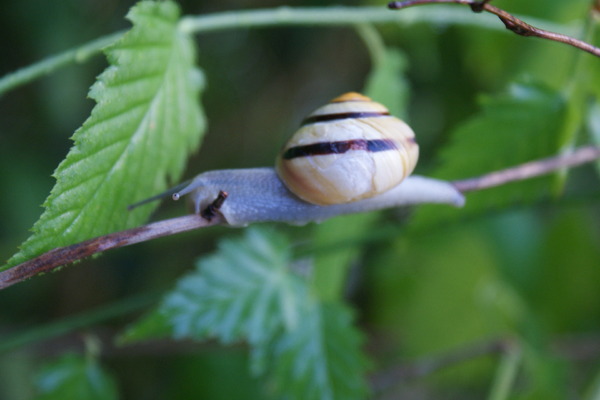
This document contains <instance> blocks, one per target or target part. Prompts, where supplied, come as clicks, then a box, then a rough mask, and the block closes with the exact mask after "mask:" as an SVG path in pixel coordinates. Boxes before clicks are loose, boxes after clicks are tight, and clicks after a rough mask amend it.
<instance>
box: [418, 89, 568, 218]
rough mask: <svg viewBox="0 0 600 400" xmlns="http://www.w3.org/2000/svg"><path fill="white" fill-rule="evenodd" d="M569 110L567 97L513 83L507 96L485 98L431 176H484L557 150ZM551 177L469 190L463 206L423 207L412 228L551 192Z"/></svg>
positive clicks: (535, 197)
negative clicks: (454, 207)
mask: <svg viewBox="0 0 600 400" xmlns="http://www.w3.org/2000/svg"><path fill="white" fill-rule="evenodd" d="M566 113H567V107H566V102H565V100H564V97H563V95H562V94H561V93H560V92H557V91H555V90H552V89H549V88H546V87H543V86H540V85H534V84H514V85H512V86H511V87H510V89H509V91H508V92H507V93H505V94H502V95H499V96H497V97H494V98H484V99H483V101H482V109H481V112H480V113H479V114H477V115H475V116H474V117H472V118H471V119H470V120H468V121H466V122H465V123H464V124H462V125H461V126H459V127H458V128H457V129H456V130H454V131H453V132H452V134H451V138H452V139H451V142H450V144H449V145H448V146H447V147H446V148H445V149H444V150H443V151H442V152H441V155H440V159H441V162H440V164H441V166H440V167H439V168H438V169H437V170H436V171H434V172H433V173H432V174H430V175H432V176H434V177H437V178H441V179H447V180H457V179H462V178H471V177H474V176H479V175H483V174H486V173H489V172H493V171H496V170H499V169H502V168H507V167H512V166H516V165H518V164H521V163H524V162H527V161H532V160H535V159H538V158H543V157H548V156H550V155H554V154H556V152H557V150H558V148H559V145H560V139H561V137H562V134H563V131H564V129H565V118H566ZM551 183H552V180H551V178H549V177H542V178H536V179H530V180H527V181H524V182H517V183H511V184H507V185H503V186H501V187H498V188H493V189H487V190H482V191H478V192H472V193H469V194H468V197H467V204H466V206H465V208H463V209H461V210H455V209H451V208H449V207H436V206H421V207H419V209H418V210H417V212H416V214H415V216H414V218H413V220H412V225H413V226H425V225H428V224H430V223H433V222H435V221H441V220H448V219H452V218H456V217H457V216H458V215H459V214H460V215H466V214H468V213H475V212H481V211H482V210H484V209H493V208H501V207H506V206H508V205H510V204H523V203H528V202H531V201H533V200H535V199H540V198H543V197H545V196H548V195H549V193H550V190H551Z"/></svg>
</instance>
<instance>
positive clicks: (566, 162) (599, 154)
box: [0, 146, 600, 289]
mask: <svg viewBox="0 0 600 400" xmlns="http://www.w3.org/2000/svg"><path fill="white" fill-rule="evenodd" d="M597 159H600V147H599V146H585V147H580V148H578V149H575V150H574V151H573V152H571V153H570V154H566V155H560V156H556V157H549V158H545V159H541V160H536V161H531V162H528V163H525V164H521V165H518V166H516V167H512V168H507V169H504V170H500V171H495V172H492V173H489V174H486V175H482V176H478V177H474V178H470V179H464V180H457V181H453V182H451V183H452V185H454V187H456V188H457V189H458V190H459V191H460V192H463V193H464V192H472V191H475V190H482V189H487V188H491V187H495V186H499V185H504V184H506V183H509V182H514V181H520V180H525V179H530V178H533V177H536V176H540V175H544V174H548V173H550V172H553V171H556V170H560V169H563V168H567V167H574V166H577V165H581V164H584V163H588V162H590V161H594V160H597ZM222 223H224V221H223V218H222V217H221V216H220V214H214V216H213V218H212V219H211V220H210V221H209V220H207V219H206V218H202V217H200V216H198V215H195V214H194V215H187V216H184V217H179V218H173V219H167V220H164V221H158V222H154V223H151V224H148V225H144V226H141V227H138V228H133V229H128V230H125V231H121V232H115V233H111V234H108V235H104V236H99V237H97V238H94V239H90V240H86V241H85V242H81V243H76V244H73V245H71V246H66V247H59V248H56V249H54V250H50V251H49V252H47V253H44V254H42V255H40V256H38V257H36V258H33V259H31V260H29V261H26V262H24V263H22V264H19V265H17V266H15V267H12V268H10V269H7V270H4V271H0V289H4V288H7V287H9V286H11V285H13V284H15V283H18V282H21V281H24V280H26V279H28V278H31V277H33V276H35V275H37V274H40V273H44V272H49V271H52V270H55V269H57V268H58V267H60V266H62V265H65V264H69V263H72V262H74V261H78V260H81V259H83V258H86V257H89V256H91V255H94V254H97V253H101V252H103V251H106V250H110V249H116V248H119V247H124V246H128V245H130V244H135V243H140V242H145V241H147V240H151V239H156V238H159V237H162V236H168V235H174V234H176V233H180V232H185V231H190V230H193V229H198V228H206V227H209V226H213V225H218V224H222Z"/></svg>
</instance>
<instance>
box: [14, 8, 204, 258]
mask: <svg viewBox="0 0 600 400" xmlns="http://www.w3.org/2000/svg"><path fill="white" fill-rule="evenodd" d="M128 18H129V19H130V20H131V21H132V22H133V28H132V29H131V30H130V31H128V32H127V33H126V34H125V35H124V36H123V37H122V38H121V39H120V40H119V41H117V42H116V43H115V44H113V45H111V46H109V47H108V48H107V49H106V50H105V52H106V55H107V58H108V61H109V63H110V66H109V67H108V68H107V69H106V70H105V71H104V72H103V73H102V74H101V75H100V76H99V77H98V80H97V82H96V83H95V84H94V85H93V86H92V88H91V89H90V97H91V98H93V99H94V100H96V102H97V104H96V106H95V107H94V109H93V110H92V114H91V116H90V117H89V118H88V120H87V121H85V123H84V124H83V126H82V127H81V128H79V129H78V130H77V131H76V132H75V134H74V135H73V141H74V145H73V147H72V148H71V150H70V151H69V154H68V155H67V157H66V159H65V160H64V161H63V162H62V163H61V164H60V165H59V166H58V168H57V170H56V171H55V173H54V177H55V178H56V185H55V186H54V188H53V189H52V191H51V193H50V196H49V197H48V198H47V200H46V201H45V203H44V207H45V208H46V210H45V212H44V213H43V215H42V216H41V217H40V219H39V220H38V221H37V222H36V223H35V225H34V227H33V235H32V236H31V237H30V238H29V239H28V240H27V241H26V242H25V243H24V244H23V245H22V246H21V251H20V252H19V253H17V254H16V255H15V256H13V257H12V258H11V259H10V260H9V261H8V265H7V266H5V267H4V268H8V267H10V266H13V265H16V264H19V263H21V262H23V261H25V260H27V259H30V258H32V257H34V256H36V255H39V254H41V253H43V252H45V251H48V250H50V249H52V248H55V247H59V246H65V245H69V244H72V243H76V242H79V241H82V240H85V239H88V238H91V237H95V236H99V235H102V234H106V233H109V232H115V231H118V230H121V229H125V228H128V227H132V226H136V225H139V224H140V223H141V222H143V221H144V220H145V219H147V217H148V215H149V213H150V212H151V211H152V206H148V207H141V208H140V209H139V210H136V211H134V212H128V211H127V208H126V207H127V205H128V204H131V203H133V202H134V201H136V200H139V199H140V198H143V197H146V196H147V195H149V194H151V193H156V192H158V191H162V190H164V189H165V188H166V186H167V180H178V179H179V178H180V175H181V173H182V171H183V168H184V165H185V161H186V156H187V155H188V154H189V153H190V152H192V151H194V150H195V149H196V148H197V147H198V145H199V143H200V139H201V136H202V132H203V130H204V125H205V123H204V117H203V114H202V112H201V109H200V105H199V93H200V89H201V83H202V75H201V73H200V72H199V71H198V70H197V69H196V68H195V67H194V58H195V54H194V47H193V44H192V42H191V39H190V37H188V36H187V34H184V33H183V32H182V31H180V30H179V29H178V18H179V9H178V7H177V6H176V4H175V3H173V2H170V1H164V2H151V1H143V2H141V3H138V4H137V5H136V6H134V7H133V8H132V9H131V11H130V13H129V14H128Z"/></svg>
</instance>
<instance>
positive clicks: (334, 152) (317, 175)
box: [276, 92, 419, 205]
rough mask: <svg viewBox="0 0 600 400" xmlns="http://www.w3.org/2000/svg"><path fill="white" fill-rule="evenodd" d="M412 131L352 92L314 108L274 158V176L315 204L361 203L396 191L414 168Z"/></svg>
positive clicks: (415, 151) (416, 152) (415, 150)
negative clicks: (275, 159) (393, 190)
mask: <svg viewBox="0 0 600 400" xmlns="http://www.w3.org/2000/svg"><path fill="white" fill-rule="evenodd" d="M418 157H419V146H418V145H417V143H416V141H415V134H414V132H413V131H412V129H411V128H410V127H409V126H408V125H407V124H406V123H405V122H404V121H402V120H400V119H398V118H396V117H394V116H391V115H390V113H389V110H388V109H387V108H386V107H385V106H383V105H382V104H379V103H377V102H374V101H372V100H371V99H370V98H368V97H366V96H363V95H361V94H358V93H354V92H350V93H346V94H343V95H341V96H339V97H337V98H335V99H333V100H331V101H330V102H329V103H328V104H326V105H325V106H323V107H321V108H318V109H317V110H316V111H314V112H313V113H312V114H310V115H309V116H308V117H307V118H306V119H305V120H304V121H303V123H302V126H301V128H300V129H299V130H298V131H296V133H295V134H294V135H293V136H292V137H291V138H290V140H289V141H288V142H287V143H286V144H285V146H284V147H283V150H282V151H281V153H280V154H279V155H278V157H277V162H276V170H277V174H278V175H279V177H280V178H281V180H282V181H283V182H284V184H285V185H286V186H287V188H288V189H289V190H290V191H291V192H292V193H294V194H295V195H296V196H298V197H300V198H301V199H303V200H305V201H307V202H309V203H313V204H318V205H330V204H342V203H349V202H353V201H357V200H360V199H365V198H369V197H373V196H376V195H378V194H380V193H383V192H385V191H387V190H389V189H391V188H393V187H395V186H397V185H398V184H399V183H400V182H402V180H404V178H406V177H407V176H408V175H409V174H410V173H411V172H412V171H413V169H414V168H415V165H416V163H417V159H418Z"/></svg>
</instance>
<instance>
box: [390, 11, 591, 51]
mask: <svg viewBox="0 0 600 400" xmlns="http://www.w3.org/2000/svg"><path fill="white" fill-rule="evenodd" d="M440 3H451V4H463V5H468V6H469V7H471V10H473V12H476V13H479V12H483V11H486V12H489V13H491V14H494V15H496V16H497V17H498V18H500V21H502V23H504V26H505V27H506V29H508V30H510V31H512V32H514V33H516V34H517V35H521V36H534V37H538V38H542V39H548V40H552V41H555V42H560V43H565V44H568V45H570V46H573V47H576V48H578V49H580V50H583V51H587V52H588V53H591V54H593V55H595V56H596V57H600V48H598V47H595V46H592V45H591V44H589V43H586V42H584V41H582V40H579V39H575V38H573V37H570V36H567V35H563V34H561V33H555V32H550V31H546V30H544V29H540V28H536V27H535V26H531V25H529V24H528V23H526V22H524V21H522V20H520V19H519V18H517V17H515V16H514V15H512V14H509V13H508V12H506V11H504V10H502V9H500V8H498V7H495V6H492V5H490V4H489V0H483V1H477V0H406V1H393V2H391V3H389V4H388V7H389V8H391V9H395V10H399V9H402V8H407V7H412V6H418V5H424V4H440Z"/></svg>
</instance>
